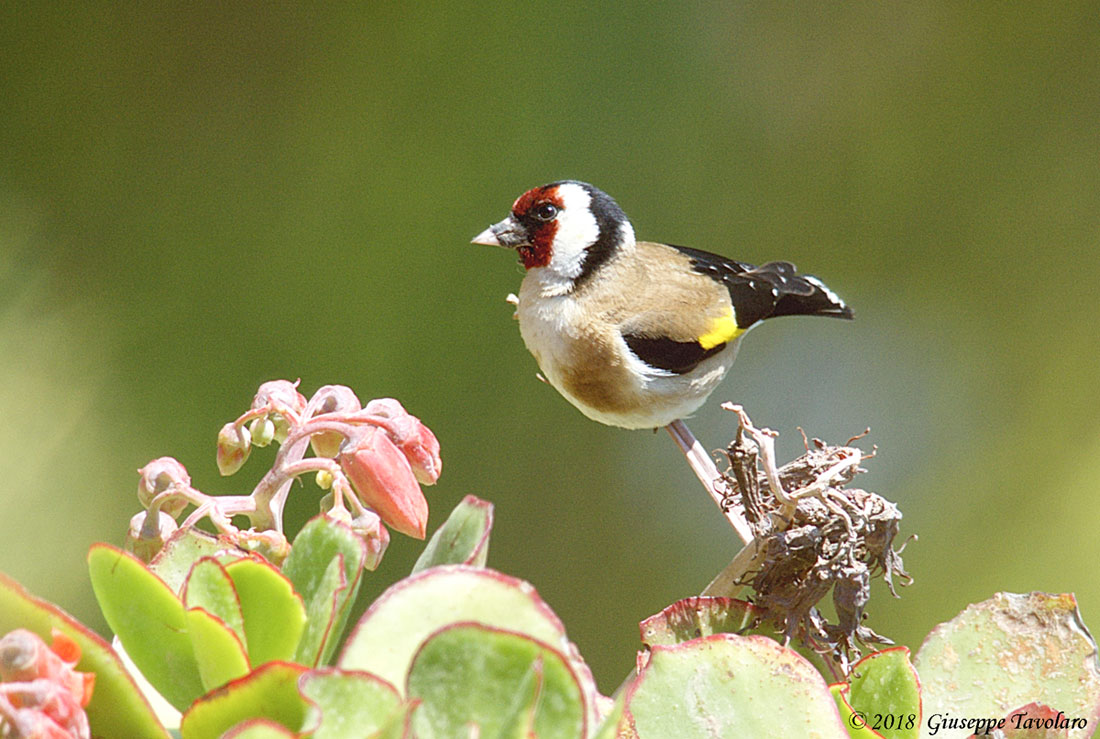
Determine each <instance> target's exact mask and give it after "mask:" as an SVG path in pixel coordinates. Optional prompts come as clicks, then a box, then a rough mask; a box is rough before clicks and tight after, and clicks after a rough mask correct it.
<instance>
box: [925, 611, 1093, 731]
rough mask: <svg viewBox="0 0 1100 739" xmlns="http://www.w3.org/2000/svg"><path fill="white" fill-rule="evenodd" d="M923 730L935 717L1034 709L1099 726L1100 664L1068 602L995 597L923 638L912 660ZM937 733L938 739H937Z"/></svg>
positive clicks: (979, 714) (967, 715) (1002, 713)
mask: <svg viewBox="0 0 1100 739" xmlns="http://www.w3.org/2000/svg"><path fill="white" fill-rule="evenodd" d="M914 664H915V666H916V669H917V672H918V673H919V674H920V681H921V685H922V691H921V700H922V702H923V705H924V715H925V716H926V717H927V718H926V721H925V723H926V724H928V723H929V722H932V720H933V717H936V716H939V717H944V716H948V715H949V716H951V717H960V716H963V717H1001V716H1006V715H1008V712H1009V711H1011V710H1013V709H1014V708H1015V707H1016V706H1020V705H1022V704H1025V703H1029V702H1032V701H1035V702H1040V703H1042V704H1044V705H1047V706H1050V707H1052V708H1054V709H1055V710H1061V711H1064V713H1065V715H1066V716H1068V717H1069V718H1070V719H1082V720H1084V721H1085V722H1087V725H1088V728H1086V729H1081V728H1080V727H1077V728H1071V729H1070V732H1069V736H1070V737H1075V738H1076V737H1082V738H1083V737H1087V736H1090V735H1091V732H1092V730H1093V729H1094V728H1095V727H1096V722H1097V720H1098V719H1100V661H1098V659H1097V647H1096V642H1095V641H1094V640H1093V638H1092V635H1091V634H1089V631H1088V629H1087V628H1086V627H1085V624H1084V622H1083V621H1082V620H1081V614H1080V613H1079V612H1078V610H1077V601H1076V599H1075V598H1074V597H1073V595H1071V594H1060V595H1053V594H1048V593H1028V594H1013V593H998V594H997V595H995V596H993V597H992V598H990V599H989V600H987V601H983V602H982V603H977V604H974V605H971V606H968V607H967V608H966V609H965V610H964V611H963V612H962V613H960V614H959V615H958V616H956V617H955V618H953V619H952V620H951V621H948V622H947V623H943V624H940V625H939V626H937V627H936V628H935V629H933V630H932V632H931V633H930V634H929V635H928V636H927V637H926V638H925V640H924V643H923V644H922V645H921V647H920V649H919V650H918V652H917V656H916V658H915V660H914ZM943 733H944V732H943V731H941V732H940V734H939V735H938V736H940V735H943Z"/></svg>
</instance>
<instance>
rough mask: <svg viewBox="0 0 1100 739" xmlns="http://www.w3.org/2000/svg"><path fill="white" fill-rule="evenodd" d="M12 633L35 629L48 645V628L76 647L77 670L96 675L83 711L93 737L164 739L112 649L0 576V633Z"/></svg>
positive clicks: (76, 623)
mask: <svg viewBox="0 0 1100 739" xmlns="http://www.w3.org/2000/svg"><path fill="white" fill-rule="evenodd" d="M13 629H27V630H29V631H33V632H34V633H35V634H37V635H38V636H40V637H41V638H42V639H44V640H45V641H46V642H47V643H49V642H50V640H51V638H50V630H51V629H57V630H58V631H60V632H62V633H63V634H65V635H66V636H68V637H70V638H71V639H72V640H73V641H75V642H76V643H77V644H78V645H79V646H80V653H81V654H80V662H79V663H77V665H76V669H77V670H80V671H81V672H94V673H95V676H96V679H95V688H94V690H93V691H92V700H91V702H90V703H89V704H88V706H87V708H86V709H85V710H86V712H87V714H88V723H89V724H90V726H91V729H92V734H93V735H94V736H105V737H108V736H110V737H114V736H119V737H128V738H131V739H166V737H167V736H168V734H167V732H165V730H164V728H163V727H162V726H161V724H160V722H159V721H157V719H156V715H155V714H154V712H153V709H152V707H151V706H150V705H149V703H148V701H146V700H145V698H144V696H142V694H141V691H140V690H139V689H138V687H137V685H136V684H135V683H134V680H133V678H131V677H130V673H128V672H127V671H126V668H125V667H123V666H122V662H120V661H119V658H118V656H117V655H116V654H115V652H114V650H113V649H111V647H110V645H108V644H107V642H105V641H103V639H101V638H100V637H99V635H97V634H96V633H95V632H93V631H92V630H91V629H89V628H88V627H86V626H84V625H83V624H81V623H80V622H79V621H77V620H76V619H74V618H73V617H72V616H70V615H69V614H67V613H65V612H64V611H63V610H61V609H60V608H58V607H57V606H55V605H53V604H52V603H49V602H47V601H44V600H41V599H40V598H36V597H35V596H33V595H31V594H30V593H28V592H27V591H26V590H25V589H24V588H23V587H22V586H21V585H20V584H19V583H17V582H16V581H15V580H12V579H11V578H9V577H8V576H7V575H5V574H4V573H2V572H0V635H3V634H6V633H8V632H9V631H12V630H13Z"/></svg>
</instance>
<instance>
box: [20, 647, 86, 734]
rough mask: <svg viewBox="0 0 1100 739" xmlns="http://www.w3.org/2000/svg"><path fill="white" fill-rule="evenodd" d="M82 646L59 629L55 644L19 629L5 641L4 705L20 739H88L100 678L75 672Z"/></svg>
mask: <svg viewBox="0 0 1100 739" xmlns="http://www.w3.org/2000/svg"><path fill="white" fill-rule="evenodd" d="M79 661H80V647H79V646H78V645H77V643H76V642H74V641H73V640H72V639H70V638H69V637H67V636H65V635H64V634H62V633H61V632H60V631H57V630H56V629H55V630H54V631H53V645H52V646H51V647H47V646H46V644H45V642H43V641H42V639H41V638H39V636H38V635H37V634H35V633H33V632H30V631H27V630H26V629H16V630H15V631H12V632H10V633H8V634H7V635H5V636H4V638H2V639H0V680H2V681H3V682H0V702H3V703H5V704H6V705H5V706H4V708H5V709H10V710H9V711H6V712H5V713H6V715H7V714H10V717H11V721H12V723H13V726H14V728H15V730H16V735H17V736H28V737H42V738H43V739H87V738H88V737H89V736H90V734H91V732H90V730H89V727H88V717H87V716H86V715H85V713H84V706H87V705H88V701H89V700H91V698H92V688H93V686H94V685H95V674H94V673H91V672H77V671H76V670H74V669H73V667H75V666H76V663H77V662H79Z"/></svg>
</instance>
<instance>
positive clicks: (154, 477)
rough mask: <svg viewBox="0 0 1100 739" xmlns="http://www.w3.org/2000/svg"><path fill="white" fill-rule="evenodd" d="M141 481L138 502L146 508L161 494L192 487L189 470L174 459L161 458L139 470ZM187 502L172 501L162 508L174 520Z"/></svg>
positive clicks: (182, 500)
mask: <svg viewBox="0 0 1100 739" xmlns="http://www.w3.org/2000/svg"><path fill="white" fill-rule="evenodd" d="M138 474H139V475H141V479H139V480H138V500H140V501H141V504H142V505H143V506H145V507H146V508H148V507H149V504H150V503H152V502H153V498H155V497H156V496H158V495H160V494H161V493H164V492H168V491H171V490H172V489H174V488H176V489H178V488H189V487H191V476H190V475H189V474H187V469H186V468H184V466H183V465H182V464H180V463H179V462H178V461H176V460H175V459H173V458H172V457H159V458H158V459H154V460H153V461H152V462H150V463H149V464H147V465H145V466H144V467H142V468H141V469H140V470H138ZM186 507H187V501H186V500H185V499H184V498H180V499H178V500H172V501H169V502H167V503H165V504H164V505H162V506H161V507H160V509H161V510H162V511H164V512H165V513H167V514H168V515H169V516H171V517H172V518H175V517H176V516H178V515H179V514H180V513H181V512H182V511H183V509H184V508H186Z"/></svg>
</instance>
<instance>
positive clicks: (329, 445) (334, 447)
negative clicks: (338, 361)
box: [305, 385, 363, 459]
mask: <svg viewBox="0 0 1100 739" xmlns="http://www.w3.org/2000/svg"><path fill="white" fill-rule="evenodd" d="M362 408H363V405H362V403H360V402H359V398H358V396H356V395H355V393H353V392H352V391H351V388H350V387H347V386H345V385H325V386H324V387H321V388H318V390H317V392H315V393H314V394H313V397H312V398H310V399H309V404H308V405H307V406H306V412H305V418H316V417H317V416H320V415H324V414H325V413H349V414H350V413H356V412H358V411H360V410H362ZM343 443H344V435H343V434H340V433H338V432H336V431H321V432H319V433H316V434H314V435H313V436H311V437H310V438H309V445H310V446H311V447H313V453H314V454H316V455H317V456H318V457H328V458H329V459H332V458H333V457H335V456H336V455H337V454H338V453H339V452H340V445H341V444H343Z"/></svg>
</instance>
